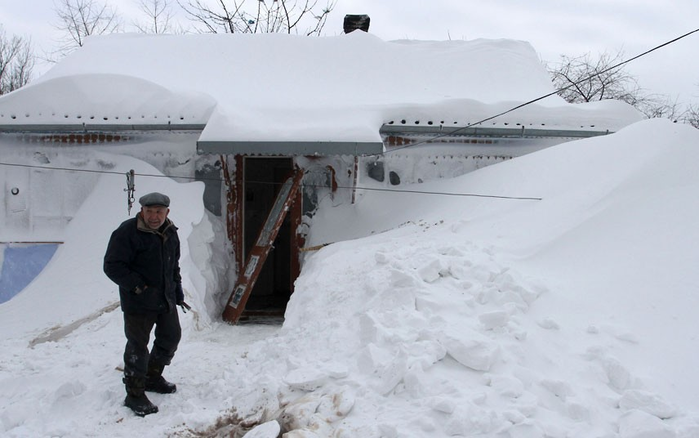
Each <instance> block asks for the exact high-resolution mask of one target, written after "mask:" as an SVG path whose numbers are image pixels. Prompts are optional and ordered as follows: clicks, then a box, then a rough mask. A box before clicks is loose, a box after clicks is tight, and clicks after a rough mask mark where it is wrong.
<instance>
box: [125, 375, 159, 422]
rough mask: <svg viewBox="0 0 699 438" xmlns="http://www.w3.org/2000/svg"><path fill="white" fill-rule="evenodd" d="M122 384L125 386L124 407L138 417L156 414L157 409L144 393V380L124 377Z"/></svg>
mask: <svg viewBox="0 0 699 438" xmlns="http://www.w3.org/2000/svg"><path fill="white" fill-rule="evenodd" d="M124 384H125V385H126V399H124V406H126V407H128V408H130V409H131V410H132V411H133V412H134V414H136V415H138V416H139V417H145V416H146V415H148V414H155V413H156V412H158V407H157V406H156V405H154V404H153V403H151V402H150V400H148V397H146V393H145V392H144V390H145V385H146V381H145V379H143V378H139V377H133V376H131V377H124Z"/></svg>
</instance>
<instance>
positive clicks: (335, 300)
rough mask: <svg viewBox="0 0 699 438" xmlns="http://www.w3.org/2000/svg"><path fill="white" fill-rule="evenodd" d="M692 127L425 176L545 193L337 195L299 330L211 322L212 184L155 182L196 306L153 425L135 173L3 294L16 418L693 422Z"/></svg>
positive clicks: (99, 195) (631, 426)
mask: <svg viewBox="0 0 699 438" xmlns="http://www.w3.org/2000/svg"><path fill="white" fill-rule="evenodd" d="M697 144H699V131H697V130H695V129H693V128H690V127H687V126H682V125H675V124H671V123H669V122H667V121H661V120H653V121H646V122H641V123H637V124H635V125H632V126H630V127H628V128H625V129H624V130H622V131H620V132H619V133H616V134H613V135H610V136H606V137H602V138H594V139H588V140H583V141H577V142H571V143H567V144H563V145H559V146H555V147H552V148H549V149H546V150H543V151H540V152H537V153H534V154H530V155H527V156H524V157H520V158H517V159H514V160H511V161H507V162H503V163H500V164H497V165H493V166H490V167H487V168H484V169H481V170H478V171H476V172H473V173H470V174H467V175H464V176H462V177H459V178H456V179H453V180H448V181H440V182H433V183H429V184H421V185H417V186H415V188H416V189H420V190H429V191H451V192H459V193H480V194H492V195H506V196H523V197H541V198H542V200H540V201H535V200H504V199H493V198H476V197H451V196H427V195H417V194H407V193H385V192H366V193H365V194H364V195H363V196H361V197H360V198H359V201H358V203H357V204H356V205H355V206H354V207H338V208H326V209H324V210H323V211H321V212H320V213H319V215H318V217H317V219H316V224H315V225H317V226H316V227H315V228H314V229H313V234H312V235H311V236H310V237H311V241H310V242H309V245H315V244H320V243H328V242H337V243H335V244H333V245H330V246H328V247H326V248H324V249H322V250H320V251H318V252H316V253H313V254H311V255H309V256H308V257H307V259H306V260H305V265H304V267H303V272H302V275H301V277H300V278H299V279H298V281H297V284H296V292H295V293H294V295H293V297H292V299H291V302H290V304H289V307H288V309H287V313H286V319H285V322H284V325H283V326H279V325H256V326H253V325H240V326H229V325H225V324H222V323H220V322H219V320H218V314H217V313H216V304H215V302H216V298H215V297H213V296H212V294H213V292H214V291H215V289H216V285H214V284H213V283H212V282H213V280H212V279H213V278H215V275H213V274H212V272H213V271H215V270H216V269H221V267H219V266H214V265H212V263H211V260H215V256H214V254H215V251H216V245H215V242H214V241H213V237H212V236H213V233H212V229H213V228H212V227H215V226H216V224H215V223H214V222H213V221H212V220H210V218H208V217H207V215H205V214H204V210H203V207H202V206H201V190H202V187H201V185H199V184H178V183H175V182H172V181H169V180H165V179H158V180H157V181H152V182H148V183H144V184H142V186H141V187H139V190H140V193H141V194H142V193H146V192H147V191H150V190H155V189H157V190H161V191H164V192H166V193H168V194H171V196H172V198H173V203H172V210H173V211H172V218H173V220H174V221H175V223H177V225H178V226H179V227H180V233H181V236H182V237H183V238H182V240H183V242H184V243H183V260H182V266H183V271H184V274H185V289H186V293H187V295H188V301H191V303H192V304H193V305H194V307H195V309H196V313H188V314H181V315H180V316H181V319H182V321H183V326H184V328H185V330H184V331H185V333H184V339H183V342H182V344H181V347H180V351H178V354H177V355H176V357H175V360H174V361H173V365H172V366H171V367H169V368H168V369H166V376H167V377H168V378H169V379H170V380H172V381H174V382H176V383H177V385H178V392H177V393H176V394H173V395H158V394H154V395H153V396H152V400H153V401H154V402H155V403H156V404H158V405H159V407H160V412H159V413H158V414H156V415H151V416H148V417H145V418H138V417H135V416H134V415H132V414H131V413H130V412H129V411H128V409H126V408H124V407H123V406H122V400H123V397H124V391H123V385H122V384H121V381H120V377H121V376H120V372H119V371H118V370H117V369H116V368H117V367H119V366H120V365H121V354H122V349H123V343H124V340H123V334H122V319H121V312H120V311H119V310H118V308H117V309H115V308H114V303H115V302H116V299H117V293H116V287H115V286H114V285H113V284H111V283H110V282H109V280H107V279H106V278H105V277H104V275H103V274H102V273H101V257H102V255H103V252H104V248H105V245H106V240H107V239H108V237H109V233H110V232H111V230H112V229H113V228H114V227H115V226H116V225H117V224H118V223H119V222H120V221H121V220H123V219H125V211H124V208H123V207H124V206H123V204H122V203H119V205H113V204H114V203H110V202H109V199H110V194H111V193H116V192H118V193H121V190H122V185H123V181H122V179H121V178H112V177H110V176H104V177H101V178H100V180H99V183H98V184H96V185H95V188H94V190H93V192H92V194H91V195H90V196H89V197H88V198H87V199H86V200H85V202H84V204H83V206H82V207H81V209H80V211H79V214H78V215H77V216H76V218H75V219H74V220H73V221H71V223H70V225H69V226H68V229H67V230H66V235H65V244H64V245H61V247H60V248H59V249H58V251H57V252H56V254H55V256H54V258H53V259H52V261H51V262H50V263H49V265H48V266H47V267H46V269H45V270H44V272H43V273H42V274H41V275H40V276H39V277H38V278H37V279H36V280H35V281H34V282H33V283H31V284H30V285H29V286H28V287H27V288H26V289H25V290H24V291H23V292H22V293H20V294H19V295H18V296H16V297H15V298H13V299H12V300H10V301H8V302H6V303H4V304H2V305H0V331H1V332H2V333H3V336H2V339H0V350H1V351H3V354H2V356H0V434H2V435H3V436H8V437H28V436H31V437H35V436H52V437H54V436H125V437H126V436H147V437H159V436H179V437H196V436H241V435H242V434H244V433H245V432H248V431H250V432H248V433H247V435H246V436H247V437H253V438H267V437H270V438H271V437H276V436H277V435H278V433H279V431H280V430H281V431H284V432H287V434H286V435H285V436H286V437H288V438H298V437H307V438H308V437H335V438H341V437H343V438H344V437H368V438H372V437H377V438H378V437H387V438H389V437H409V438H410V437H415V438H417V437H426V436H429V437H447V436H464V437H498V438H499V437H502V438H508V437H509V438H530V437H599V438H602V437H624V438H648V437H652V438H664V437H668V438H669V437H699V399H698V398H697V397H696V393H697V392H698V391H699V378H697V377H696V375H695V374H694V371H695V370H696V369H697V365H699V348H698V347H699V345H698V341H697V331H698V329H699V326H698V325H697V322H696V316H695V313H696V309H698V308H699V294H698V293H697V291H699V271H697V269H696V266H695V265H696V260H699V229H698V228H697V227H696V217H697V216H698V215H699V198H697V196H696V195H697V193H698V192H699V174H698V173H697V172H696V164H695V163H696V162H697V161H698V160H699V149H697ZM102 159H103V160H104V159H107V158H105V157H102ZM108 159H110V160H112V161H113V162H114V164H115V165H117V167H121V166H123V167H124V168H126V169H128V168H136V171H137V172H141V173H152V172H154V170H153V168H151V167H150V166H149V165H146V164H145V163H140V162H137V160H133V159H128V158H124V157H116V156H113V157H108ZM119 196H123V194H120V195H119ZM185 206H186V207H185ZM338 224H342V226H341V227H338Z"/></svg>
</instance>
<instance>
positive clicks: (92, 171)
mask: <svg viewBox="0 0 699 438" xmlns="http://www.w3.org/2000/svg"><path fill="white" fill-rule="evenodd" d="M0 166H10V167H22V168H29V169H44V170H55V171H64V172H84V173H98V174H108V175H120V176H124V175H126V174H127V173H129V172H117V171H113V170H92V169H75V168H68V167H49V166H37V165H32V164H19V163H4V162H0ZM135 175H136V176H140V177H147V178H169V179H184V180H188V181H217V182H225V181H224V179H222V178H213V177H201V178H196V177H191V176H167V175H155V174H148V173H139V174H135ZM247 183H248V184H267V185H281V183H274V182H267V181H247ZM302 185H303V186H304V187H317V188H323V187H326V186H320V185H313V184H302ZM337 188H338V189H347V190H365V191H373V192H392V193H413V194H420V195H442V196H460V197H475V198H493V199H511V200H524V201H541V200H542V198H538V197H528V196H504V195H484V194H479V193H453V192H438V191H422V190H407V189H390V188H380V187H348V186H337Z"/></svg>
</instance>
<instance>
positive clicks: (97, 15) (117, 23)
mask: <svg viewBox="0 0 699 438" xmlns="http://www.w3.org/2000/svg"><path fill="white" fill-rule="evenodd" d="M56 15H57V16H58V19H59V24H58V25H57V26H56V27H57V28H58V29H59V30H62V31H64V32H65V33H66V36H65V37H64V38H63V39H62V40H61V41H60V43H61V47H60V48H59V49H58V53H59V55H66V54H68V53H69V52H71V51H73V50H74V49H76V48H78V47H82V46H83V45H84V44H85V38H86V37H88V36H90V35H102V34H107V33H113V32H117V31H118V30H119V28H120V27H121V20H120V19H119V16H118V15H117V13H116V11H115V10H113V9H111V8H110V7H108V6H107V5H106V4H99V3H97V1H96V0H60V1H59V3H58V5H57V6H56Z"/></svg>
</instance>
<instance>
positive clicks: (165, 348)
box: [124, 310, 182, 378]
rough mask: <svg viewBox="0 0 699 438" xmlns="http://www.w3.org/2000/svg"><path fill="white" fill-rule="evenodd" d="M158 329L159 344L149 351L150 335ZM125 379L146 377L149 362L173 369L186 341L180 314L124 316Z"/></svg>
mask: <svg viewBox="0 0 699 438" xmlns="http://www.w3.org/2000/svg"><path fill="white" fill-rule="evenodd" d="M153 325H155V340H154V341H153V348H152V351H150V352H149V351H148V341H149V339H150V332H151V330H152V329H153ZM124 332H125V334H126V348H125V349H124V376H127V377H132V376H133V377H142V378H144V377H146V373H147V371H148V362H149V361H151V363H155V364H158V365H162V366H165V365H170V361H171V360H172V358H173V356H174V355H175V351H177V345H178V344H179V342H180V338H181V337H182V329H181V328H180V321H179V317H178V315H177V310H174V311H172V312H168V313H139V314H131V313H124Z"/></svg>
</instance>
